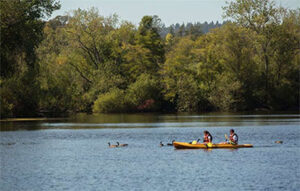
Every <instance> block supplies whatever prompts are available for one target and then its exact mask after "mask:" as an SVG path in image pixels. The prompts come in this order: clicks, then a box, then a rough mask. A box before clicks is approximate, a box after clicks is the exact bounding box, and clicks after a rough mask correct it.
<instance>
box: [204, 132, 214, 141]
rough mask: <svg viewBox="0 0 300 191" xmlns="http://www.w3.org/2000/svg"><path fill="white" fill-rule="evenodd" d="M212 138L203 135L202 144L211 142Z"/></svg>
mask: <svg viewBox="0 0 300 191" xmlns="http://www.w3.org/2000/svg"><path fill="white" fill-rule="evenodd" d="M212 139H213V138H212V136H211V135H210V134H208V135H204V138H203V142H204V143H209V142H212Z"/></svg>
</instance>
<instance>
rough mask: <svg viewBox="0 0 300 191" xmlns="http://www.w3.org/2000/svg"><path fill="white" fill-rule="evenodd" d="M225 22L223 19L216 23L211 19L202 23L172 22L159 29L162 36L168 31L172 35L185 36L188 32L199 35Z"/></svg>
mask: <svg viewBox="0 0 300 191" xmlns="http://www.w3.org/2000/svg"><path fill="white" fill-rule="evenodd" d="M225 23H226V22H225V21H224V22H223V23H219V22H218V21H217V22H216V23H214V22H213V21H212V22H210V23H208V22H204V23H200V22H197V23H190V22H189V23H186V24H184V23H183V24H179V23H176V24H172V25H170V26H168V27H166V26H164V25H163V26H162V27H161V30H160V35H161V36H162V37H165V36H166V35H167V34H168V33H171V34H173V35H174V36H185V35H188V34H195V35H199V34H205V33H208V32H209V31H210V30H211V29H214V28H217V27H221V26H222V25H223V24H225Z"/></svg>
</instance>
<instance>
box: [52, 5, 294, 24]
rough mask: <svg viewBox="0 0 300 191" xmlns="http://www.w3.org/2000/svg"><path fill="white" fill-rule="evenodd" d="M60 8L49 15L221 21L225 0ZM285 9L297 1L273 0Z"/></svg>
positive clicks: (168, 20)
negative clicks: (93, 11) (80, 12)
mask: <svg viewBox="0 0 300 191" xmlns="http://www.w3.org/2000/svg"><path fill="white" fill-rule="evenodd" d="M60 2H61V5H62V7H61V9H60V10H58V11H55V12H54V13H53V16H52V17H51V18H53V17H55V16H57V15H64V14H66V13H67V12H70V11H72V10H75V9H78V8H81V9H89V8H91V7H96V8H98V10H99V13H100V15H103V16H109V15H112V14H114V13H116V14H117V15H118V16H119V17H120V19H121V20H127V21H131V22H132V23H134V24H136V25H137V24H138V23H139V22H140V20H141V18H142V17H143V16H145V15H158V16H159V18H161V20H162V22H163V23H165V24H166V25H167V26H168V25H171V24H175V23H187V22H192V23H194V22H198V21H199V22H205V21H207V22H211V21H214V22H216V21H219V22H222V21H223V20H224V19H223V18H222V14H223V10H222V7H223V6H225V5H226V3H225V2H226V1H225V0H60ZM276 2H277V3H278V4H281V5H282V6H284V7H287V8H299V7H300V0H276Z"/></svg>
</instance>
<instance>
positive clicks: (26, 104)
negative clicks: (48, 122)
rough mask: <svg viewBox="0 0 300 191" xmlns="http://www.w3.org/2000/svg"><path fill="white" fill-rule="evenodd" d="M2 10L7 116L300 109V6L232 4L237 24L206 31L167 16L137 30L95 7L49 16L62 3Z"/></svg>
mask: <svg viewBox="0 0 300 191" xmlns="http://www.w3.org/2000/svg"><path fill="white" fill-rule="evenodd" d="M0 8H1V79H0V86H1V96H0V101H1V117H11V116H30V115H37V114H39V113H41V112H42V113H47V112H49V113H54V114H59V113H64V112H141V111H182V112H185V111H188V112H197V111H212V110H221V111H245V110H256V109H264V110H266V109H267V110H289V109H293V110H298V109H299V86H300V85H299V84H300V83H299V72H300V54H299V52H300V10H299V9H298V10H287V9H284V8H282V7H278V6H276V5H275V4H274V3H273V2H271V1H268V0H250V1H242V0H236V1H231V2H230V3H228V4H227V6H226V7H224V17H226V18H227V19H228V20H229V21H228V22H226V23H223V25H222V26H221V25H220V24H217V26H218V27H217V28H215V27H212V28H215V29H212V30H210V32H208V33H206V31H204V30H203V29H201V25H200V24H197V23H196V24H188V25H181V26H180V25H178V26H177V25H172V26H170V27H167V28H166V27H165V26H164V25H162V23H161V20H160V19H159V18H158V17H157V16H145V17H143V19H142V20H141V22H140V24H139V26H138V27H136V26H134V25H133V24H131V23H130V22H127V21H120V20H119V18H118V17H117V16H116V15H112V16H110V17H103V16H101V15H99V13H98V10H97V9H95V8H92V9H89V10H81V9H78V10H75V11H73V12H72V13H71V14H69V15H65V16H58V17H56V18H54V19H52V20H49V21H47V22H45V21H43V20H42V19H43V18H45V17H47V16H49V15H50V14H51V12H52V11H54V10H56V9H58V8H59V4H58V3H57V2H55V1H54V0H42V1H41V0H40V1H34V0H32V1H25V0H23V1H22V0H21V1H19V0H1V7H0ZM176 26H177V27H176ZM163 31H168V33H167V34H164V32H163Z"/></svg>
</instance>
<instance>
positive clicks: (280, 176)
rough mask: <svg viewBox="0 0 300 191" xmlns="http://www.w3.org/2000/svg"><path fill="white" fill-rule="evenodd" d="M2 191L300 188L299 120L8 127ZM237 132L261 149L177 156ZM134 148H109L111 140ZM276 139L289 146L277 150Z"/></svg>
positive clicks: (0, 146)
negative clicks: (181, 146) (208, 137)
mask: <svg viewBox="0 0 300 191" xmlns="http://www.w3.org/2000/svg"><path fill="white" fill-rule="evenodd" d="M0 124H1V132H0V133H1V134H0V153H1V155H0V156H1V169H0V189H1V190H3V191H10V190H13V191H16V190H22V191H24V190H36V191H40V190H126V191H127V190H189V191H190V190H214V191H216V190H224V191H228V190H270V191H274V190H295V191H296V190H299V188H300V183H299V180H300V115H299V114H249V115H246V114H230V113H209V114H111V115H86V114H78V115H74V116H71V117H70V118H57V119H32V120H31V119H26V120H25V119H19V120H18V121H15V120H12V121H1V122H0ZM231 128H234V129H235V131H236V133H237V134H238V135H239V143H240V144H244V143H249V144H253V145H254V147H253V148H240V149H213V150H206V149H203V150H176V149H174V148H173V147H172V146H163V147H160V146H159V143H160V141H162V142H163V143H164V144H166V143H170V142H171V141H172V140H176V141H185V142H189V141H193V140H197V139H198V138H201V139H202V138H203V131H204V130H208V131H210V133H211V134H212V136H213V142H214V143H217V142H222V141H225V138H224V134H225V133H226V134H229V130H230V129H231ZM117 141H118V142H120V143H127V144H129V145H128V147H122V148H109V147H108V144H107V143H108V142H111V143H112V144H116V142H117ZM275 141H283V144H276V143H275Z"/></svg>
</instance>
